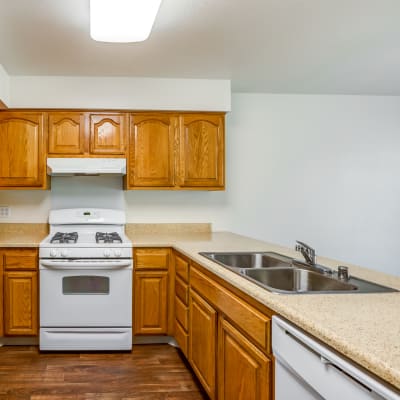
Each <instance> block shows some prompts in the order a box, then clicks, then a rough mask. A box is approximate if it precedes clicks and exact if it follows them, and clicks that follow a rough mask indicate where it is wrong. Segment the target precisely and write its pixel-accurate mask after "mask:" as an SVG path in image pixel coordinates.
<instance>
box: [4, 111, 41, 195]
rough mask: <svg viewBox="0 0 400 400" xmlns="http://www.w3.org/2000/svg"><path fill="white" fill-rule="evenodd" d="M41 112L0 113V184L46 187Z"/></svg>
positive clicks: (6, 185)
mask: <svg viewBox="0 0 400 400" xmlns="http://www.w3.org/2000/svg"><path fill="white" fill-rule="evenodd" d="M43 125H44V121H43V114H42V113H20V112H0V144H1V145H0V187H5V188H6V187H10V188H11V187H16V188H21V187H32V188H45V186H46V169H45V164H46V150H45V149H46V146H45V137H44V134H43Z"/></svg>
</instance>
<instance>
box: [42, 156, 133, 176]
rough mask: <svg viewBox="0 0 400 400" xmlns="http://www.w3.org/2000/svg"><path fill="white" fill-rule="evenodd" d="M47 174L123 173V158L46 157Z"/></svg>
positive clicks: (124, 171) (124, 170)
mask: <svg viewBox="0 0 400 400" xmlns="http://www.w3.org/2000/svg"><path fill="white" fill-rule="evenodd" d="M47 174H48V175H51V176H74V175H78V176H80V175H89V176H91V175H92V176H93V175H125V174H126V159H125V158H48V159H47Z"/></svg>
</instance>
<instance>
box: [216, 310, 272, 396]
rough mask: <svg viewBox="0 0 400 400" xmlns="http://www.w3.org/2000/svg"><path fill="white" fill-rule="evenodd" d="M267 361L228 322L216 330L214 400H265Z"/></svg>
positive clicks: (267, 392) (221, 322)
mask: <svg viewBox="0 0 400 400" xmlns="http://www.w3.org/2000/svg"><path fill="white" fill-rule="evenodd" d="M270 369H271V361H270V360H269V359H268V357H267V356H265V355H264V354H263V353H262V352H261V351H260V350H258V349H257V348H256V346H254V344H252V343H251V342H250V341H249V340H248V339H246V338H245V337H244V336H243V335H242V334H241V333H240V332H239V331H238V330H236V329H235V328H234V327H233V326H232V325H231V324H230V323H229V322H227V321H226V320H225V319H223V318H221V319H220V320H219V328H218V399H219V400H269V399H270V398H271V397H270V393H271V391H272V387H271V385H272V381H271V370H270Z"/></svg>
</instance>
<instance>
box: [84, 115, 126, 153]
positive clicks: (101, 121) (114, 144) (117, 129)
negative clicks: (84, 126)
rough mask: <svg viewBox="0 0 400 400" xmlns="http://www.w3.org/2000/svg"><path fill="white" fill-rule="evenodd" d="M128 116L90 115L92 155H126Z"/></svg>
mask: <svg viewBox="0 0 400 400" xmlns="http://www.w3.org/2000/svg"><path fill="white" fill-rule="evenodd" d="M127 119H128V117H127V114H124V113H115V114H108V113H107V114H101V113H99V114H90V115H89V121H90V153H91V154H98V155H114V156H118V155H125V149H126V138H127V135H126V130H127V126H128V124H127Z"/></svg>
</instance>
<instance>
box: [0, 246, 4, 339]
mask: <svg viewBox="0 0 400 400" xmlns="http://www.w3.org/2000/svg"><path fill="white" fill-rule="evenodd" d="M3 293H4V286H3V253H1V252H0V337H1V336H4V319H3V315H4V311H3V310H4V304H3Z"/></svg>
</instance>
